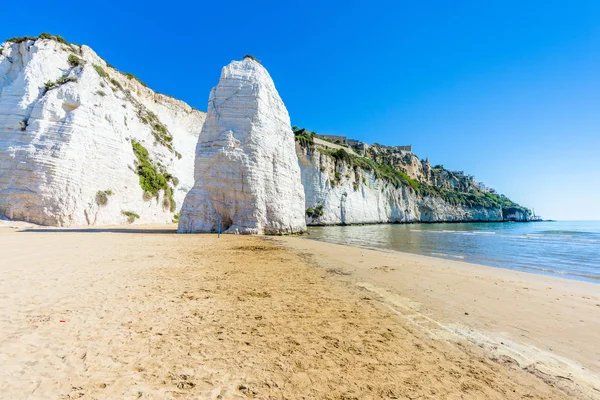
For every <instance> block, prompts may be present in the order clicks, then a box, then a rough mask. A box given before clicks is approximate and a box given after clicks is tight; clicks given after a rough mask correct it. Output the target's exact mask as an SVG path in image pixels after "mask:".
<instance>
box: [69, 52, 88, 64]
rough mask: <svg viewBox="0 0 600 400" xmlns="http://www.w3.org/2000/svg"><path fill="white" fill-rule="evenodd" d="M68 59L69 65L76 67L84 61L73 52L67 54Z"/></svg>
mask: <svg viewBox="0 0 600 400" xmlns="http://www.w3.org/2000/svg"><path fill="white" fill-rule="evenodd" d="M68 61H69V65H70V66H71V67H77V66H80V65H83V64H84V63H85V61H83V60H82V59H81V58H79V57H77V56H76V55H74V54H70V55H69V59H68Z"/></svg>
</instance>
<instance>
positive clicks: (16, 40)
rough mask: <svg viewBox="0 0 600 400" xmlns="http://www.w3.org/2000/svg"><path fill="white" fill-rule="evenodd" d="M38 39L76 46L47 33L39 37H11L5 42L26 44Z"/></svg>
mask: <svg viewBox="0 0 600 400" xmlns="http://www.w3.org/2000/svg"><path fill="white" fill-rule="evenodd" d="M38 39H51V40H56V41H57V42H59V43H62V44H66V45H72V44H75V45H77V44H76V43H71V42H67V41H66V40H65V38H63V37H62V36H60V35H52V34H50V33H47V32H43V33H41V34H40V35H39V36H16V37H12V38H9V39H6V42H12V43H23V42H26V41H28V40H38ZM77 46H79V45H77Z"/></svg>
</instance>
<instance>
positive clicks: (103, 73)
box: [94, 64, 108, 78]
mask: <svg viewBox="0 0 600 400" xmlns="http://www.w3.org/2000/svg"><path fill="white" fill-rule="evenodd" d="M94 69H95V70H96V72H97V73H98V75H99V76H100V78H106V77H108V74H107V73H106V71H105V70H104V68H102V66H101V65H98V64H94Z"/></svg>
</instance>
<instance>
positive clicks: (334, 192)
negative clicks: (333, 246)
mask: <svg viewBox="0 0 600 400" xmlns="http://www.w3.org/2000/svg"><path fill="white" fill-rule="evenodd" d="M296 151H297V153H298V159H299V163H300V171H301V174H302V182H303V185H304V189H305V193H306V207H307V216H306V219H307V224H310V225H319V224H323V225H328V224H358V223H386V222H397V223H412V222H469V221H504V220H515V221H527V220H528V218H529V215H528V213H527V210H525V209H523V208H521V207H513V208H503V207H502V206H501V205H499V204H495V205H487V206H483V205H476V204H474V205H467V204H451V203H450V202H449V201H447V200H445V199H444V198H442V197H441V196H436V195H431V194H428V193H427V192H426V191H425V190H421V189H417V190H415V189H414V188H413V187H412V186H411V185H410V184H398V183H397V182H393V181H391V180H390V179H388V178H386V177H381V176H378V174H377V173H376V172H375V171H374V170H373V169H370V168H364V167H360V166H357V165H352V163H351V162H347V161H345V160H343V159H338V158H335V157H332V156H331V155H328V154H327V152H322V151H319V150H318V149H317V148H315V147H311V146H303V145H300V144H297V146H296ZM417 160H418V159H417Z"/></svg>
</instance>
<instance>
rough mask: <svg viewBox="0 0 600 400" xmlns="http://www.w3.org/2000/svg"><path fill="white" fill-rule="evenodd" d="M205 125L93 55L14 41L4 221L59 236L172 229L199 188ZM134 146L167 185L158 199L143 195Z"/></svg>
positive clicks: (3, 145) (8, 69) (8, 50)
mask: <svg viewBox="0 0 600 400" xmlns="http://www.w3.org/2000/svg"><path fill="white" fill-rule="evenodd" d="M204 118H205V114H204V113H202V112H199V111H197V110H194V109H192V108H191V107H190V106H188V105H187V104H185V103H183V102H181V101H178V100H175V99H172V98H170V97H167V96H164V95H161V94H158V93H155V92H153V91H152V90H150V89H148V88H147V87H146V86H145V85H143V84H142V83H141V82H139V81H137V80H136V79H135V78H134V77H133V76H127V75H125V74H122V73H120V72H118V71H117V70H115V69H114V68H112V67H110V66H109V65H108V64H107V63H106V62H105V61H104V60H102V59H101V58H100V57H98V56H97V55H96V54H95V53H94V51H93V50H92V49H90V48H89V47H87V46H77V45H72V44H71V45H70V44H66V43H63V42H61V41H59V40H56V39H52V38H45V39H37V40H31V39H26V40H22V41H20V42H19V43H16V41H13V42H10V41H8V42H6V43H4V45H3V46H2V52H1V53H0V217H4V218H8V219H15V220H24V221H29V222H33V223H37V224H42V225H54V226H71V225H101V224H121V223H129V222H132V221H135V222H141V223H151V222H171V220H172V218H173V215H174V214H175V213H176V212H177V211H178V209H179V208H180V206H181V203H182V200H183V198H184V196H185V194H186V193H187V191H188V190H189V189H190V188H191V187H192V185H193V183H194V179H193V162H194V161H193V150H192V149H193V148H194V147H195V144H196V142H197V137H198V134H199V133H200V130H201V129H202V123H203V121H204ZM134 142H135V143H139V144H140V145H141V146H142V147H144V148H145V149H146V150H147V152H148V162H149V163H150V164H152V166H153V168H155V170H156V172H157V173H158V175H161V176H163V178H165V181H164V182H163V181H161V182H159V183H158V185H160V186H161V188H160V189H159V190H156V191H155V193H148V189H147V188H146V189H143V188H142V185H141V183H140V176H139V174H138V166H139V159H138V157H136V155H135V153H134V151H133V146H132V143H134ZM186 149H187V150H186ZM145 192H146V193H145Z"/></svg>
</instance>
